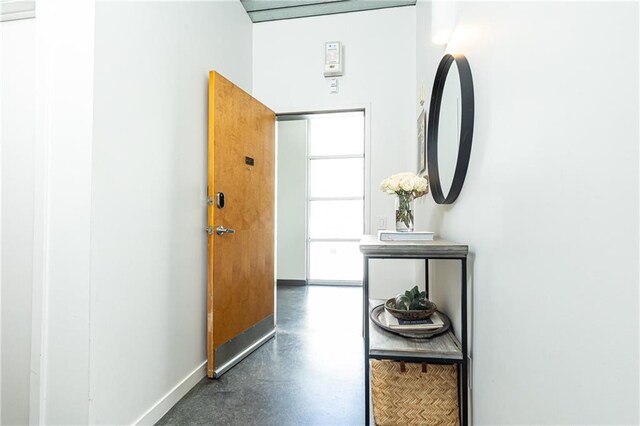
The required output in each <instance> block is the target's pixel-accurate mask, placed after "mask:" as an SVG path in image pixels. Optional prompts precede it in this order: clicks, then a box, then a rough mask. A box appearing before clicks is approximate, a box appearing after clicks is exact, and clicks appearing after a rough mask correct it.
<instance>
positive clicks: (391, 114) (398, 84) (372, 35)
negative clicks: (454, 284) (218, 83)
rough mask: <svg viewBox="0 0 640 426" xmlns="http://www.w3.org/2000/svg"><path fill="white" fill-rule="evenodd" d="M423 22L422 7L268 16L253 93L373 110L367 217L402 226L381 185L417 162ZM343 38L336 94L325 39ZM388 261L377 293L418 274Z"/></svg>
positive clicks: (273, 103) (289, 102)
mask: <svg viewBox="0 0 640 426" xmlns="http://www.w3.org/2000/svg"><path fill="white" fill-rule="evenodd" d="M415 25H416V19H415V8H414V7H400V8H394V9H383V10H376V11H368V12H356V13H347V14H339V15H330V16H319V17H313V18H302V19H292V20H285V21H275V22H265V23H260V24H256V25H255V26H254V30H253V43H254V49H253V53H254V54H253V95H254V96H255V97H256V98H257V99H259V100H260V101H262V102H263V103H265V104H266V105H268V106H269V107H270V108H271V109H273V110H274V111H275V112H276V113H282V112H306V111H310V110H336V109H341V108H345V107H346V108H353V107H360V108H362V107H368V108H369V109H368V110H367V113H368V114H369V115H370V116H369V120H370V121H369V122H370V128H369V129H368V131H369V133H368V134H369V135H370V158H369V161H370V163H369V165H370V172H371V184H372V185H371V186H372V189H371V192H370V194H366V195H365V196H366V197H368V199H369V202H370V217H368V218H365V220H366V221H367V222H368V223H373V224H376V223H377V218H378V217H386V219H387V226H388V227H392V226H394V224H395V222H393V218H394V200H393V198H392V197H390V196H389V195H386V194H383V193H382V192H381V191H379V190H378V183H379V182H380V181H381V180H382V179H383V178H385V177H387V176H389V175H391V174H393V173H397V172H401V171H415V167H416V166H415V163H416V161H415V151H416V142H415V134H416V119H415V117H414V107H413V106H412V104H411V100H412V99H413V94H414V84H415V83H414V82H415V80H416V79H415V70H416V65H415V42H416V40H415ZM335 40H338V41H341V42H342V43H343V48H344V54H345V59H344V64H345V75H344V77H341V78H340V79H339V80H340V82H339V90H340V93H338V94H333V95H332V94H330V93H329V86H328V82H327V81H326V80H325V78H324V76H323V69H324V68H323V64H324V43H325V42H326V41H335ZM371 230H372V232H376V228H375V226H373V227H372V229H371ZM387 262H388V261H387ZM407 263H408V262H407ZM386 266H387V267H384V265H379V264H374V265H373V269H372V273H371V280H372V290H373V295H374V296H377V297H385V296H387V297H388V296H389V295H394V294H396V293H398V292H399V291H401V290H404V289H406V288H407V286H408V285H410V284H412V283H413V280H414V279H415V274H414V270H413V269H412V268H411V266H410V265H407V266H406V267H405V268H406V273H401V272H402V271H400V270H398V269H397V268H395V269H394V268H393V267H392V265H391V266H390V265H389V264H388V263H387V265H386ZM376 278H377V279H378V280H377V281H376Z"/></svg>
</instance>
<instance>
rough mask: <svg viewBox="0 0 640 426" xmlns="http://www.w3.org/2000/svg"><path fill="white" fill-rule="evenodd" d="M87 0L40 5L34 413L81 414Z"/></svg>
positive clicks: (50, 418)
mask: <svg viewBox="0 0 640 426" xmlns="http://www.w3.org/2000/svg"><path fill="white" fill-rule="evenodd" d="M94 16H95V13H94V4H93V1H86V0H85V1H82V0H64V1H62V0H61V1H59V2H55V4H53V3H52V2H41V3H39V4H38V17H37V20H36V55H37V56H36V94H37V102H36V150H35V156H34V161H35V177H34V182H35V195H34V268H33V277H34V288H33V289H34V291H33V317H34V319H33V323H32V324H33V327H32V332H33V335H34V337H33V339H32V346H33V349H32V368H31V371H32V385H31V386H32V391H31V392H32V398H31V404H30V411H31V413H30V414H31V419H30V421H32V422H34V423H47V424H78V423H80V424H83V423H87V421H88V399H89V321H90V316H89V295H90V287H91V280H90V275H89V272H90V271H89V260H90V226H89V225H90V213H91V211H90V208H91V191H90V189H91V129H92V117H93V110H92V104H93V32H94Z"/></svg>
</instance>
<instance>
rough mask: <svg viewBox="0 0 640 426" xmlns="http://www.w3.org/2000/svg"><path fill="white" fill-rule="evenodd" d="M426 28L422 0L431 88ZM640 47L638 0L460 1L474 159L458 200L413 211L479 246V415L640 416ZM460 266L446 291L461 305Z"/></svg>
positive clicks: (435, 52) (499, 419) (423, 225)
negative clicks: (472, 104)
mask: <svg viewBox="0 0 640 426" xmlns="http://www.w3.org/2000/svg"><path fill="white" fill-rule="evenodd" d="M430 26H431V4H430V3H427V2H422V1H419V2H418V6H417V42H416V47H417V83H418V87H419V83H420V82H421V81H424V82H425V83H426V86H427V99H429V95H430V90H431V85H432V84H433V79H434V76H435V71H436V67H437V65H438V62H439V60H440V57H441V55H442V53H444V48H443V46H436V45H433V44H432V43H431V30H430ZM638 47H639V46H638V3H637V2H570V3H567V2H565V3H562V2H456V26H455V31H454V33H453V36H452V38H451V40H450V43H449V45H448V47H447V50H448V51H451V52H458V53H462V54H464V55H466V57H467V58H468V60H469V63H470V65H471V70H472V73H473V78H474V87H475V101H476V103H475V128H474V140H473V147H472V151H471V162H470V165H469V171H468V173H467V179H466V182H465V185H464V188H463V189H462V193H461V194H460V198H459V199H458V200H457V201H456V203H455V204H453V205H452V206H436V205H435V204H434V202H433V199H432V198H430V199H427V200H424V201H422V202H419V203H418V209H419V210H418V212H417V214H418V216H419V219H418V225H419V227H420V229H422V230H427V229H430V230H434V231H436V232H437V233H439V234H440V235H441V236H442V237H445V238H447V239H451V240H454V241H460V242H465V243H468V244H469V246H470V251H471V253H472V261H471V262H470V272H472V280H471V283H472V285H471V288H472V292H473V297H472V302H473V346H472V351H473V364H472V365H473V369H472V371H473V420H474V424H478V425H497V424H503V425H507V424H509V425H511V424H637V423H638V421H639V419H638V408H639V407H638V404H639V397H640V395H639V391H638V355H639V354H638V343H639V342H638V255H639V251H638V217H639V216H638V215H639V209H638V194H639V187H638V154H639V153H638V139H639V129H638V115H639V109H638V88H639V87H638V78H639V77H638V71H639V70H638ZM416 104H417V102H416ZM427 107H428V106H427ZM416 117H417V115H416ZM454 270H455V269H454V268H451V267H449V266H444V265H440V267H439V268H437V273H436V274H435V278H436V280H437V281H439V283H440V286H439V290H438V291H437V292H436V298H437V299H436V302H438V306H441V307H442V308H443V309H446V310H448V311H452V312H458V311H459V309H458V300H457V298H458V294H459V293H458V292H457V291H455V290H454V289H457V288H458V281H457V277H456V273H454ZM458 326H459V324H458Z"/></svg>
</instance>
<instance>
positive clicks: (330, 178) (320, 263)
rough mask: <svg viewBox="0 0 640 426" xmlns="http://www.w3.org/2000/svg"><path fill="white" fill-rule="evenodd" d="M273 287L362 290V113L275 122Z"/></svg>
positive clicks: (303, 116) (302, 116) (296, 116)
mask: <svg viewBox="0 0 640 426" xmlns="http://www.w3.org/2000/svg"><path fill="white" fill-rule="evenodd" d="M276 139H277V144H278V148H277V195H276V209H277V230H276V233H277V237H276V240H277V266H276V271H277V278H278V284H279V285H287V284H289V285H291V284H293V285H304V284H311V285H352V286H353V285H357V286H359V285H362V255H361V253H360V250H359V247H358V244H359V241H360V238H361V237H362V235H363V234H364V232H365V210H366V201H367V200H366V197H365V187H366V186H365V185H366V182H365V181H366V179H365V176H366V170H365V169H366V161H365V160H366V158H365V153H366V149H365V111H364V110H350V111H336V112H322V113H310V114H286V115H280V116H278V117H277V138H276Z"/></svg>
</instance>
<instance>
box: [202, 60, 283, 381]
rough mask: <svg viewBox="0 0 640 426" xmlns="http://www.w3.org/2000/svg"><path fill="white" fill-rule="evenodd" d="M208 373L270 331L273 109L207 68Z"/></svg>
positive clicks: (223, 368) (237, 358)
mask: <svg viewBox="0 0 640 426" xmlns="http://www.w3.org/2000/svg"><path fill="white" fill-rule="evenodd" d="M208 162H209V163H208V169H209V172H208V185H209V187H208V196H209V200H210V205H209V206H208V215H207V220H208V226H209V228H208V229H209V234H210V235H209V237H208V250H209V253H208V255H209V256H208V274H207V281H208V291H207V355H208V368H207V373H208V375H209V377H219V376H220V375H221V374H223V373H224V372H225V371H226V370H227V369H229V368H230V367H232V366H233V365H235V364H236V363H237V362H239V361H240V360H242V358H243V357H244V356H246V355H248V354H249V353H251V352H252V351H253V350H254V349H256V348H257V347H259V346H260V345H261V344H262V343H264V342H265V341H266V340H268V339H269V338H270V337H272V336H273V334H274V333H275V322H274V321H275V315H274V299H275V271H274V268H275V265H274V246H275V243H274V228H275V222H274V216H275V114H274V112H273V111H271V110H270V109H269V108H267V107H266V106H264V105H263V104H261V103H260V102H258V101H257V100H255V99H254V98H252V97H251V96H250V95H249V94H248V93H246V92H244V91H243V90H242V89H240V88H239V87H238V86H236V85H234V84H233V83H231V82H230V81H229V80H227V79H226V78H224V77H223V76H221V75H220V74H218V73H216V72H214V71H211V72H210V73H209V154H208Z"/></svg>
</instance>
